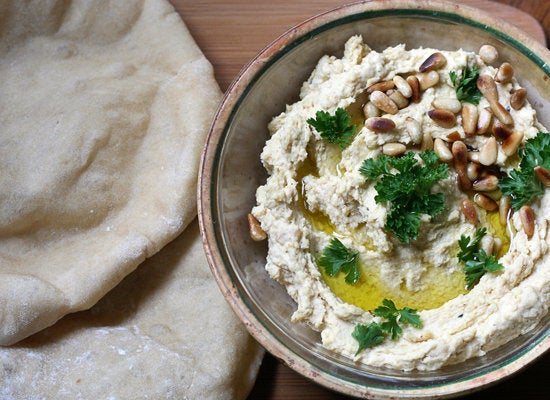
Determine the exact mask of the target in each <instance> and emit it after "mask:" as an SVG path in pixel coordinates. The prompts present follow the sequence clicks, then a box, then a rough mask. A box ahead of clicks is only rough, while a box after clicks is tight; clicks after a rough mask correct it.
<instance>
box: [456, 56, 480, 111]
mask: <svg viewBox="0 0 550 400" xmlns="http://www.w3.org/2000/svg"><path fill="white" fill-rule="evenodd" d="M449 76H450V78H451V82H452V83H453V86H454V88H455V91H456V98H457V99H458V100H460V101H467V102H468V103H472V104H479V100H480V99H481V92H480V91H479V89H478V88H477V78H479V72H478V68H477V65H475V66H474V67H473V68H472V69H470V67H468V66H467V65H466V66H465V67H464V68H463V69H462V75H461V77H460V78H459V77H458V75H457V73H456V72H455V71H451V72H449Z"/></svg>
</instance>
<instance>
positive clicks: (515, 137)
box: [502, 131, 523, 157]
mask: <svg viewBox="0 0 550 400" xmlns="http://www.w3.org/2000/svg"><path fill="white" fill-rule="evenodd" d="M522 140H523V133H522V132H517V131H516V132H513V133H512V134H511V135H510V136H508V137H507V138H506V140H505V141H504V142H502V151H503V152H504V154H506V155H507V156H508V157H511V156H513V155H514V154H516V151H517V150H518V147H519V145H520V144H521V141H522Z"/></svg>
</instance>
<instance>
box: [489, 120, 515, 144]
mask: <svg viewBox="0 0 550 400" xmlns="http://www.w3.org/2000/svg"><path fill="white" fill-rule="evenodd" d="M491 133H492V134H493V136H494V137H495V138H497V139H498V140H500V141H504V140H506V139H508V138H509V137H510V136H511V135H512V133H513V132H512V130H511V129H510V128H508V127H507V126H506V125H504V124H503V123H502V122H500V121H495V123H494V124H493V127H492V128H491Z"/></svg>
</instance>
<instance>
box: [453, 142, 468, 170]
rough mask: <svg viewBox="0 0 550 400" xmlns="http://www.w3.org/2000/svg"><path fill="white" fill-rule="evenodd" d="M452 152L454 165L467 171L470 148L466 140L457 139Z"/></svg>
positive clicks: (457, 168)
mask: <svg viewBox="0 0 550 400" xmlns="http://www.w3.org/2000/svg"><path fill="white" fill-rule="evenodd" d="M451 152H452V154H453V158H454V167H455V169H456V170H462V171H466V168H467V167H468V148H467V147H466V145H465V144H464V142H462V141H460V140H457V141H456V142H454V143H453V145H452V146H451Z"/></svg>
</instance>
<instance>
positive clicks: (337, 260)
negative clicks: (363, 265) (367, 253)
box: [319, 237, 361, 285]
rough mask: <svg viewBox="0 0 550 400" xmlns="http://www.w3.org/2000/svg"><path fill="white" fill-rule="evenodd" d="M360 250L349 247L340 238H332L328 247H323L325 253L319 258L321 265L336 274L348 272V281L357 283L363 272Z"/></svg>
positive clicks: (326, 270)
mask: <svg viewBox="0 0 550 400" xmlns="http://www.w3.org/2000/svg"><path fill="white" fill-rule="evenodd" d="M358 261H359V252H354V251H352V250H350V249H348V248H347V247H346V246H344V244H343V243H342V242H341V241H340V240H338V238H335V237H334V238H332V239H331V240H330V243H329V245H328V246H327V247H325V248H324V249H323V255H322V256H321V258H319V266H320V267H323V268H324V269H325V272H326V273H327V274H328V275H330V276H334V275H336V274H337V273H338V272H340V271H342V272H343V273H345V274H346V278H345V279H346V283H349V284H350V285H352V284H354V283H357V281H358V280H359V277H360V276H361V272H360V269H359V265H358V264H359V263H358Z"/></svg>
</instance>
